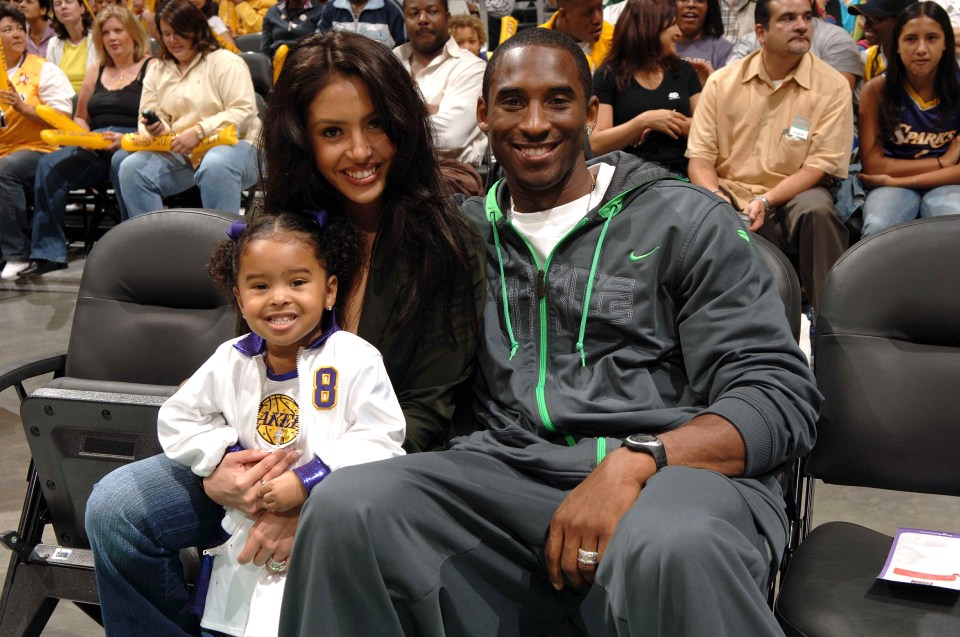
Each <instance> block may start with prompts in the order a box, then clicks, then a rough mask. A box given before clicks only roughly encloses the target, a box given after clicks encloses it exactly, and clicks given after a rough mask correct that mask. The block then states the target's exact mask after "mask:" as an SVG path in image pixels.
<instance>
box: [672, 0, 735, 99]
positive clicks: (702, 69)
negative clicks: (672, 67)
mask: <svg viewBox="0 0 960 637" xmlns="http://www.w3.org/2000/svg"><path fill="white" fill-rule="evenodd" d="M721 2H723V0H677V26H679V27H680V33H681V34H682V36H681V38H680V40H679V41H678V42H677V55H679V56H680V57H682V58H683V59H685V60H687V61H689V62H690V63H691V64H693V66H694V68H695V69H697V75H698V76H699V78H700V83H701V84H703V83H704V82H706V81H707V78H708V77H709V76H710V74H711V73H713V72H714V71H715V70H717V69H719V68H721V67H722V66H723V65H724V64H726V63H727V56H729V55H730V51H732V50H733V44H731V43H730V42H729V41H728V40H726V39H725V38H724V37H723V18H722V17H721V16H720V3H721Z"/></svg>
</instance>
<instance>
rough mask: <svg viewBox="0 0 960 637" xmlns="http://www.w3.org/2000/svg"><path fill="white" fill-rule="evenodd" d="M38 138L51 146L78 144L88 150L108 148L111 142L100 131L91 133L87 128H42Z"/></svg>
mask: <svg viewBox="0 0 960 637" xmlns="http://www.w3.org/2000/svg"><path fill="white" fill-rule="evenodd" d="M40 138H41V139H43V141H44V142H45V143H47V144H50V145H51V146H79V147H80V148H88V149H90V150H103V149H104V148H109V146H110V144H112V143H113V142H112V141H110V140H109V139H107V138H106V137H104V136H103V135H102V134H101V133H91V132H90V131H87V130H83V129H81V130H71V131H65V130H49V129H48V130H43V131H40Z"/></svg>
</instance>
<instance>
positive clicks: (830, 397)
mask: <svg viewBox="0 0 960 637" xmlns="http://www.w3.org/2000/svg"><path fill="white" fill-rule="evenodd" d="M958 245H960V216H950V217H939V218H932V219H923V220H920V221H915V222H911V223H908V224H903V225H900V226H895V227H893V228H889V229H887V230H884V231H882V232H880V233H877V234H876V235H873V236H870V237H868V238H867V239H865V240H863V241H861V242H860V243H858V244H857V245H855V246H853V247H852V248H851V249H850V250H848V251H847V252H846V253H844V255H843V256H841V257H840V259H839V260H838V261H837V263H836V264H835V265H834V267H833V270H831V272H830V275H829V277H828V279H827V283H826V285H825V287H824V292H823V301H822V303H821V306H820V308H819V310H820V315H819V320H818V322H817V332H818V333H817V343H816V351H817V366H816V375H817V384H818V385H819V387H820V391H821V392H823V395H824V397H825V398H826V400H825V402H824V407H823V411H822V413H821V415H820V420H819V422H818V425H817V432H818V433H817V442H816V445H815V446H814V449H813V451H812V452H811V454H810V457H809V460H808V462H807V474H808V475H811V476H813V477H816V478H820V479H822V480H824V481H826V482H832V483H837V484H845V485H854V486H867V487H876V488H881V489H896V490H900V491H917V492H924V493H936V494H946V495H960V471H957V459H958V458H960V391H958V389H957V388H958V387H960V295H958V290H960V256H958V254H960V253H958V250H957V246H958Z"/></svg>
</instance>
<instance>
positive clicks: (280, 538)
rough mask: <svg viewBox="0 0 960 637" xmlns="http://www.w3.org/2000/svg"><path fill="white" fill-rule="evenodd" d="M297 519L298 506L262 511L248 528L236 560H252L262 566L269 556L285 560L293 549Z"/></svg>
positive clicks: (244, 562)
mask: <svg viewBox="0 0 960 637" xmlns="http://www.w3.org/2000/svg"><path fill="white" fill-rule="evenodd" d="M299 519H300V509H299V507H298V508H297V509H294V510H292V511H288V512H286V513H274V512H272V511H267V512H265V513H263V514H262V515H261V516H260V518H259V519H258V520H257V521H256V522H255V523H254V524H253V527H252V528H251V529H250V534H249V535H248V536H247V543H246V544H244V546H243V550H242V551H240V555H238V556H237V561H238V562H240V563H241V564H247V563H249V562H251V561H252V562H253V563H254V564H256V565H257V566H263V565H264V564H266V563H267V560H268V559H270V558H273V560H274V561H276V562H284V561H286V559H287V558H288V557H290V551H291V550H292V549H293V536H294V533H296V530H297V521H298V520H299Z"/></svg>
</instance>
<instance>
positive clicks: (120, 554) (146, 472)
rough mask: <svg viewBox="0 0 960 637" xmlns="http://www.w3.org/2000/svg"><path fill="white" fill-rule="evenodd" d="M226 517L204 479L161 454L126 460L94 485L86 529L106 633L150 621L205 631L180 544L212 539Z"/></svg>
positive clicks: (164, 630)
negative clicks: (191, 604)
mask: <svg viewBox="0 0 960 637" xmlns="http://www.w3.org/2000/svg"><path fill="white" fill-rule="evenodd" d="M222 519H223V507H222V506H220V505H218V504H216V503H215V502H213V500H210V499H209V498H208V497H207V496H206V494H205V493H204V491H203V484H202V482H201V479H200V478H199V477H198V476H196V475H195V474H194V473H193V472H192V471H191V470H190V468H189V467H187V466H185V465H182V464H180V463H177V462H174V461H173V460H170V459H169V458H167V457H166V456H164V455H162V454H161V455H158V456H153V457H152V458H147V459H145V460H140V461H139V462H134V463H131V464H128V465H125V466H123V467H120V468H119V469H117V470H115V471H113V472H112V473H110V474H109V475H107V476H105V477H104V478H103V479H102V480H101V481H100V482H99V483H98V484H97V485H96V486H95V487H94V488H93V493H92V494H91V495H90V499H89V500H88V502H87V514H86V529H87V535H88V537H89V538H90V546H91V548H92V549H93V556H94V560H95V564H96V575H97V590H98V592H99V593H100V605H101V608H102V612H103V626H104V629H105V630H106V633H107V635H137V634H144V628H145V627H149V629H148V630H147V631H146V633H148V634H151V635H182V634H198V631H199V623H200V618H199V617H197V616H196V615H191V614H190V613H188V612H187V608H186V607H187V587H186V583H185V582H184V577H183V568H182V566H181V563H180V557H179V550H180V549H181V548H187V547H191V546H210V545H211V543H212V541H213V538H214V537H215V536H216V534H217V533H218V531H219V529H220V521H221V520H222Z"/></svg>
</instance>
